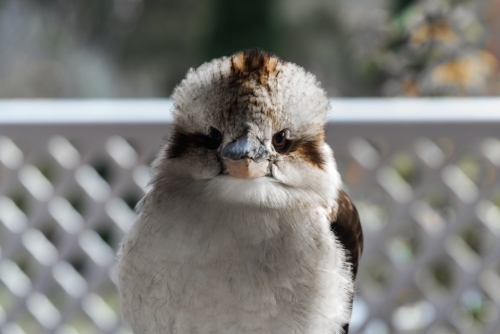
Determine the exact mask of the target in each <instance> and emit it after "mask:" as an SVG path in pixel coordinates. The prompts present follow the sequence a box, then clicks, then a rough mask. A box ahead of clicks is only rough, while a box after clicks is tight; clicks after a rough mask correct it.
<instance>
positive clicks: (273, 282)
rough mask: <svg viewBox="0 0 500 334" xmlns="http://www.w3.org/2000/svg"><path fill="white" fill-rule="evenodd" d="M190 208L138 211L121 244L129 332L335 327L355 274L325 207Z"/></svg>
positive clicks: (344, 313) (342, 318)
mask: <svg viewBox="0 0 500 334" xmlns="http://www.w3.org/2000/svg"><path fill="white" fill-rule="evenodd" d="M204 210H206V211H204ZM187 211H188V212H179V211H178V210H175V209H174V208H173V207H170V208H169V205H167V206H166V207H164V208H163V209H161V210H156V211H154V212H152V213H151V212H150V213H149V214H147V215H145V214H141V215H140V216H139V218H138V220H137V221H136V223H135V225H134V227H133V229H132V231H131V233H130V234H129V236H128V238H127V239H126V240H125V241H124V243H123V244H122V249H121V252H120V253H121V254H120V261H119V263H118V270H117V272H118V275H117V281H118V286H119V290H120V293H121V298H122V303H123V305H124V310H123V313H124V317H125V319H126V320H127V321H128V322H129V323H130V325H131V326H132V328H133V330H134V332H135V333H137V334H142V333H172V334H173V333H178V334H182V333H199V334H205V333H283V334H285V333H287V334H289V333H297V334H298V333H307V334H320V333H325V334H332V333H340V332H341V329H340V326H341V325H342V324H343V323H345V322H347V321H348V319H349V316H350V310H349V309H348V306H347V305H348V303H346V300H347V299H348V298H349V295H350V294H351V293H352V288H353V287H352V279H351V277H350V273H349V270H348V269H347V267H346V266H345V254H344V250H343V249H342V247H340V246H339V244H338V241H337V240H336V239H335V237H334V235H333V233H332V232H331V231H330V229H329V222H328V220H327V218H326V214H325V212H323V211H324V210H323V211H322V209H321V208H319V207H296V208H294V209H292V210H288V211H283V210H273V209H256V208H245V207H242V206H238V207H234V208H230V209H228V208H224V207H221V208H210V209H208V208H205V209H203V208H201V210H200V208H195V207H194V206H193V207H192V210H187Z"/></svg>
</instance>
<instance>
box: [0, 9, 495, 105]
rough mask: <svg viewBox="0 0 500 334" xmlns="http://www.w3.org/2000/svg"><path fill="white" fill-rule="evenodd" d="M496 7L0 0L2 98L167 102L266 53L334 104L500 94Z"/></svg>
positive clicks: (0, 75)
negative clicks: (182, 86) (203, 74)
mask: <svg viewBox="0 0 500 334" xmlns="http://www.w3.org/2000/svg"><path fill="white" fill-rule="evenodd" d="M499 17H500V3H499V1H498V0H421V1H416V0H310V1H298V0H255V1H253V2H252V3H251V5H249V4H248V3H247V2H235V1H230V0H206V1H195V0H168V1H163V0H148V1H144V0H103V1H68V0H52V1H50V0H1V1H0V77H1V80H0V97H2V98H37V97H46V98H102V97H107V98H123V97H129V98H136V97H138V98H144V97H168V96H169V95H170V93H171V91H172V89H173V87H174V86H175V85H176V83H178V82H179V80H181V78H182V77H183V76H184V74H185V73H186V71H187V69H188V68H190V67H196V66H198V65H200V64H202V63H203V62H206V61H208V60H210V59H212V58H214V57H220V56H224V55H230V54H232V53H234V52H236V51H238V50H241V49H245V48H251V47H256V46H257V47H261V48H263V49H265V50H267V51H271V52H274V53H276V54H278V55H279V56H280V57H281V58H283V59H285V60H288V61H292V62H295V63H297V64H300V65H301V66H303V67H305V68H306V69H307V70H309V71H311V72H312V73H314V74H315V75H316V76H317V77H318V78H319V80H320V81H321V82H322V83H323V85H324V87H325V88H326V90H327V91H328V94H329V95H330V96H345V97H354V96H450V95H452V96H467V95H474V96H477V95H497V94H498V93H499V92H500V88H499V72H498V60H499V57H500V38H499V36H500V35H499V34H500V19H499Z"/></svg>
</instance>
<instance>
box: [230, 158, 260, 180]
mask: <svg viewBox="0 0 500 334" xmlns="http://www.w3.org/2000/svg"><path fill="white" fill-rule="evenodd" d="M223 159H224V164H225V165H226V173H227V174H229V175H231V176H234V177H237V178H240V179H255V178H258V177H262V176H266V175H267V174H268V166H269V162H268V161H267V160H264V161H261V162H255V161H254V160H252V159H249V158H244V159H239V160H231V159H229V158H223Z"/></svg>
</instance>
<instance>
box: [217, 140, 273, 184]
mask: <svg viewBox="0 0 500 334" xmlns="http://www.w3.org/2000/svg"><path fill="white" fill-rule="evenodd" d="M220 155H221V158H222V160H223V162H224V165H225V172H226V173H227V174H229V175H231V176H234V177H237V178H240V179H254V178H258V177H262V176H265V175H267V174H268V173H269V161H268V160H267V158H268V156H269V152H268V151H267V150H266V148H265V147H264V145H262V144H261V142H260V141H259V140H258V139H257V138H255V137H254V136H253V135H251V134H249V133H245V134H244V135H242V136H240V137H238V138H237V139H236V140H235V141H233V142H232V143H230V144H228V145H227V146H226V147H224V148H223V149H222V151H221V154H220Z"/></svg>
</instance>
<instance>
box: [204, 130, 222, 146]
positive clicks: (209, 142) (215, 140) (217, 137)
mask: <svg viewBox="0 0 500 334" xmlns="http://www.w3.org/2000/svg"><path fill="white" fill-rule="evenodd" d="M221 143H222V133H220V131H219V130H217V129H216V128H210V132H209V133H208V136H207V138H206V141H205V147H206V148H208V149H210V150H215V149H216V148H217V147H219V145H220V144H221Z"/></svg>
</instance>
